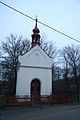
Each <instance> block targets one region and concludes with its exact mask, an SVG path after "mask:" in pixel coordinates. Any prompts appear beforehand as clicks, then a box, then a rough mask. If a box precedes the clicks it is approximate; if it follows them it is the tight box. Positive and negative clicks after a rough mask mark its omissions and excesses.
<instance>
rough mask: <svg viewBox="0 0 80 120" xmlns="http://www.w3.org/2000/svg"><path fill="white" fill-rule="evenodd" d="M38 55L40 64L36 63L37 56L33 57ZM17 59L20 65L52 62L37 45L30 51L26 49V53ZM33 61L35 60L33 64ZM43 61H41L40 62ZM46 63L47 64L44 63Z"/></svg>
mask: <svg viewBox="0 0 80 120" xmlns="http://www.w3.org/2000/svg"><path fill="white" fill-rule="evenodd" d="M36 55H37V56H36ZM39 56H40V58H39V59H40V61H41V62H40V64H37V63H36V62H37V60H36V59H38V58H34V57H39ZM34 59H35V60H34ZM19 61H20V63H21V64H22V65H30V66H33V65H36V64H37V65H39V66H40V65H41V64H43V63H44V65H43V66H51V65H52V63H53V60H52V58H50V57H49V56H48V55H47V54H46V53H45V52H44V51H43V50H42V49H41V48H40V47H39V45H36V46H35V47H33V48H32V49H31V50H30V51H28V52H27V53H26V54H24V55H23V56H20V57H19ZM33 61H36V62H35V64H33ZM42 61H43V62H42ZM45 64H47V65H45Z"/></svg>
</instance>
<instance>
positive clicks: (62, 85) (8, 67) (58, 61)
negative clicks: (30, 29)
mask: <svg viewBox="0 0 80 120" xmlns="http://www.w3.org/2000/svg"><path fill="white" fill-rule="evenodd" d="M40 47H41V48H42V49H43V50H44V51H45V52H46V54H48V55H49V56H50V57H52V58H53V65H52V80H53V81H52V82H53V91H52V93H53V94H55V93H62V92H65V91H66V92H68V93H69V95H70V96H71V98H72V100H73V101H77V102H79V96H80V46H76V45H70V46H66V47H64V48H63V49H62V50H57V49H56V47H55V46H54V44H53V43H52V42H50V41H45V38H44V36H43V37H42V38H41V44H40ZM30 49H31V42H30V40H28V39H27V38H26V39H23V37H22V36H19V37H18V36H16V35H14V34H10V37H7V41H5V42H2V44H1V46H0V81H4V86H5V88H6V87H7V91H5V90H4V93H5V94H6V95H15V93H16V80H17V69H18V63H19V61H18V58H19V56H20V55H24V54H25V53H27V52H28V51H29V50H30ZM5 83H6V84H5ZM1 86H2V85H1ZM1 86H0V87H1ZM4 86H3V87H4Z"/></svg>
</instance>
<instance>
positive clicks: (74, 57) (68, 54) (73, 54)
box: [62, 45, 80, 102]
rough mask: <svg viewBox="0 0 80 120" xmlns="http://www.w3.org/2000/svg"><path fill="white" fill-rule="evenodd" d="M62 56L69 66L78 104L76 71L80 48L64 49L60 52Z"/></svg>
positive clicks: (79, 60) (79, 59)
mask: <svg viewBox="0 0 80 120" xmlns="http://www.w3.org/2000/svg"><path fill="white" fill-rule="evenodd" d="M62 56H63V58H64V60H65V62H66V63H67V65H68V66H69V69H70V71H71V75H72V76H74V79H75V87H76V93H77V102H79V86H78V73H79V72H78V71H79V68H80V47H79V46H74V45H71V46H68V47H64V48H63V50H62ZM66 72H67V71H66Z"/></svg>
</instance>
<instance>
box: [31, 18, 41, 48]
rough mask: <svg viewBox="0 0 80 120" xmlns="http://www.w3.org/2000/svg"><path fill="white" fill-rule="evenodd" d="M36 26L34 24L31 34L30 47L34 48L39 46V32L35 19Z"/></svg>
mask: <svg viewBox="0 0 80 120" xmlns="http://www.w3.org/2000/svg"><path fill="white" fill-rule="evenodd" d="M35 21H36V24H35V28H34V29H33V34H32V35H31V36H32V47H34V46H36V45H40V34H39V33H40V31H39V29H38V27H37V21H38V20H37V18H36V20H35Z"/></svg>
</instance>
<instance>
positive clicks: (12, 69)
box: [0, 34, 30, 95]
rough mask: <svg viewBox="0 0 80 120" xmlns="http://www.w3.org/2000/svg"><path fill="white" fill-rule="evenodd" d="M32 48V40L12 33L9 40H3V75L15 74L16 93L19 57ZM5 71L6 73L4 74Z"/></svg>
mask: <svg viewBox="0 0 80 120" xmlns="http://www.w3.org/2000/svg"><path fill="white" fill-rule="evenodd" d="M28 50H30V41H29V40H28V39H25V40H23V39H22V36H20V37H17V36H15V35H13V34H10V37H7V42H2V45H1V49H0V53H1V57H0V64H1V65H2V66H3V69H4V68H5V69H4V70H3V71H5V72H3V76H4V75H5V77H6V76H7V75H8V77H9V75H10V74H13V75H14V92H13V94H14V95H15V93H16V80H17V64H18V57H19V56H20V55H23V54H25V53H26V52H27V51H28ZM4 73H5V74H4Z"/></svg>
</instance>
